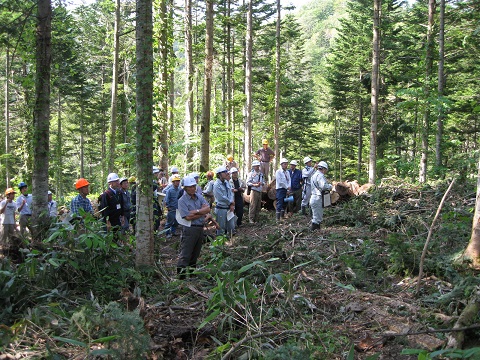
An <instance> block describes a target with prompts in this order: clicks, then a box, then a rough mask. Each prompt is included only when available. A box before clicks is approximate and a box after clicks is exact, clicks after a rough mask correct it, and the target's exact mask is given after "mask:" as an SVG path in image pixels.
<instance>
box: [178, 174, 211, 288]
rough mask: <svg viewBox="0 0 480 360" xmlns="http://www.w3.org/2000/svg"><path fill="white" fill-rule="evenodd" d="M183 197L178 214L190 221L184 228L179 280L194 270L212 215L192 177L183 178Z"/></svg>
mask: <svg viewBox="0 0 480 360" xmlns="http://www.w3.org/2000/svg"><path fill="white" fill-rule="evenodd" d="M183 189H184V190H185V191H184V193H183V195H182V196H181V197H180V199H178V212H179V215H180V217H181V218H183V219H184V220H187V221H190V224H189V225H184V226H182V235H181V239H180V254H179V256H178V262H177V273H178V275H179V279H185V277H186V275H187V273H188V271H189V270H190V269H191V270H194V269H195V267H196V265H197V259H198V257H199V255H200V251H201V249H202V243H203V240H204V231H203V227H204V225H205V218H206V216H207V215H209V214H210V206H208V203H207V201H206V200H205V199H204V198H203V196H201V195H198V194H197V192H196V190H197V182H196V181H195V179H194V178H192V177H189V176H187V177H184V178H183Z"/></svg>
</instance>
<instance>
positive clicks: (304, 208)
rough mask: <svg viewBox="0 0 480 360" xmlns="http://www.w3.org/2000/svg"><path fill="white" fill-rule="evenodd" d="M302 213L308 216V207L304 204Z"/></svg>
mask: <svg viewBox="0 0 480 360" xmlns="http://www.w3.org/2000/svg"><path fill="white" fill-rule="evenodd" d="M302 215H303V216H307V208H306V207H305V206H302Z"/></svg>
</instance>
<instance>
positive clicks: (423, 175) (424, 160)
mask: <svg viewBox="0 0 480 360" xmlns="http://www.w3.org/2000/svg"><path fill="white" fill-rule="evenodd" d="M435 5H436V3H435V0H428V26H427V39H426V42H427V46H426V48H427V50H426V53H425V82H424V85H423V93H424V96H425V98H424V106H425V108H424V112H423V126H422V155H421V159H420V169H419V181H420V182H421V183H424V182H426V181H427V165H428V134H429V131H430V106H429V97H430V78H431V76H432V67H433V26H434V14H435Z"/></svg>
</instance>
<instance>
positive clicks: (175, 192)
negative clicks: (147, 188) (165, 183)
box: [165, 174, 181, 239]
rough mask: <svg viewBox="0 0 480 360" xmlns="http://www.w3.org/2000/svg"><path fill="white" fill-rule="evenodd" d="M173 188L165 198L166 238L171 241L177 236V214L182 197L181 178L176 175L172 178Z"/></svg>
mask: <svg viewBox="0 0 480 360" xmlns="http://www.w3.org/2000/svg"><path fill="white" fill-rule="evenodd" d="M171 179H172V187H171V188H170V189H168V191H167V195H166V196H165V206H166V208H167V211H168V212H167V222H166V224H165V230H167V231H166V237H167V238H168V239H169V238H171V237H172V236H176V235H177V234H176V230H177V226H178V222H177V219H176V218H175V214H176V212H177V209H178V199H179V197H180V180H181V179H180V176H179V175H178V174H175V175H173V176H172V177H171Z"/></svg>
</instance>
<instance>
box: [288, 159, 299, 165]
mask: <svg viewBox="0 0 480 360" xmlns="http://www.w3.org/2000/svg"><path fill="white" fill-rule="evenodd" d="M290 165H295V166H297V165H298V163H297V160H292V161H290Z"/></svg>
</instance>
